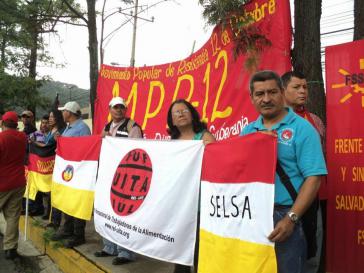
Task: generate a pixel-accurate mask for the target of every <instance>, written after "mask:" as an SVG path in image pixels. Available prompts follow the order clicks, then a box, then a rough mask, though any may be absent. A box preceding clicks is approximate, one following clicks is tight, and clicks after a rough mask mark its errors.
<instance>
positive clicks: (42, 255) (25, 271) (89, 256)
mask: <svg viewBox="0 0 364 273" xmlns="http://www.w3.org/2000/svg"><path fill="white" fill-rule="evenodd" d="M46 224H47V222H46V221H43V220H41V218H40V217H34V218H30V219H29V224H28V240H27V241H24V237H23V236H22V238H21V239H20V241H19V249H18V252H19V253H20V254H21V255H22V256H23V257H22V258H20V259H16V260H15V261H14V262H13V261H8V260H5V259H4V251H3V250H2V246H0V247H1V248H0V249H1V250H0V273H61V272H62V271H63V272H65V273H75V272H77V273H78V272H82V273H83V272H84V273H93V272H97V273H100V272H109V273H113V272H118V273H172V272H173V269H174V265H173V264H171V263H167V262H162V261H158V260H155V259H151V258H148V257H145V256H141V255H138V256H137V261H136V262H133V263H130V264H126V265H119V266H114V265H112V259H113V257H103V258H96V257H95V256H94V252H95V251H97V250H100V249H102V239H101V237H100V236H99V235H98V234H97V233H96V231H95V228H94V223H93V221H89V222H87V225H86V244H84V245H81V246H79V247H76V248H75V249H74V250H68V249H64V248H62V247H59V246H55V245H54V244H48V243H46V242H45V240H44V232H45V229H44V227H43V226H45V225H46ZM4 227H5V222H4V220H3V217H2V215H1V214H0V230H3V229H4ZM20 229H21V230H22V231H23V232H24V218H22V219H21V221H20ZM0 240H1V241H2V239H1V238H0ZM34 245H35V246H36V247H37V248H35V247H34ZM52 260H53V261H54V262H53V261H52ZM77 266H78V267H79V268H77V269H76V267H77ZM59 268H60V269H62V271H61V270H60V269H59Z"/></svg>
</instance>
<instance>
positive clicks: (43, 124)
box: [29, 115, 49, 143]
mask: <svg viewBox="0 0 364 273" xmlns="http://www.w3.org/2000/svg"><path fill="white" fill-rule="evenodd" d="M48 134H49V116H48V115H44V116H43V117H42V119H41V121H40V125H39V130H38V131H35V132H33V133H31V134H30V135H29V141H30V142H40V143H45V139H46V137H47V135H48Z"/></svg>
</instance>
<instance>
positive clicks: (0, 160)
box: [0, 129, 27, 192]
mask: <svg viewBox="0 0 364 273" xmlns="http://www.w3.org/2000/svg"><path fill="white" fill-rule="evenodd" d="M26 145H27V137H26V135H25V134H24V133H23V132H19V131H17V130H15V129H8V130H5V131H3V132H1V133H0V192H5V191H9V190H12V189H16V188H20V187H23V186H25V175H24V158H25V150H26Z"/></svg>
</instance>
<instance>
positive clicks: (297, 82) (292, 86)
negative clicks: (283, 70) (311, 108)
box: [284, 77, 308, 108]
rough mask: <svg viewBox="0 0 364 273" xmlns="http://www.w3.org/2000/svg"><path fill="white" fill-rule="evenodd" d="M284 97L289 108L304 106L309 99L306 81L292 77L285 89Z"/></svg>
mask: <svg viewBox="0 0 364 273" xmlns="http://www.w3.org/2000/svg"><path fill="white" fill-rule="evenodd" d="M284 97H285V101H286V104H287V105H288V106H291V107H293V108H297V107H300V106H304V105H305V104H306V103H307V98H308V89H307V81H306V79H300V78H297V77H292V78H291V80H290V81H289V83H288V85H287V87H286V88H285V92H284Z"/></svg>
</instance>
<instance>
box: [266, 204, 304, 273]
mask: <svg viewBox="0 0 364 273" xmlns="http://www.w3.org/2000/svg"><path fill="white" fill-rule="evenodd" d="M289 210H290V208H276V207H275V208H274V214H273V219H274V225H276V224H277V223H278V222H279V220H281V219H282V218H284V217H285V216H286V214H287V212H288V211H289ZM275 251H276V256H277V265H278V273H303V272H304V267H305V262H306V253H307V245H306V238H305V234H304V233H303V229H302V224H301V221H299V222H298V223H297V224H296V225H295V228H294V230H293V232H292V234H291V236H290V237H288V238H287V239H286V240H285V241H283V242H280V243H276V244H275Z"/></svg>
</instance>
